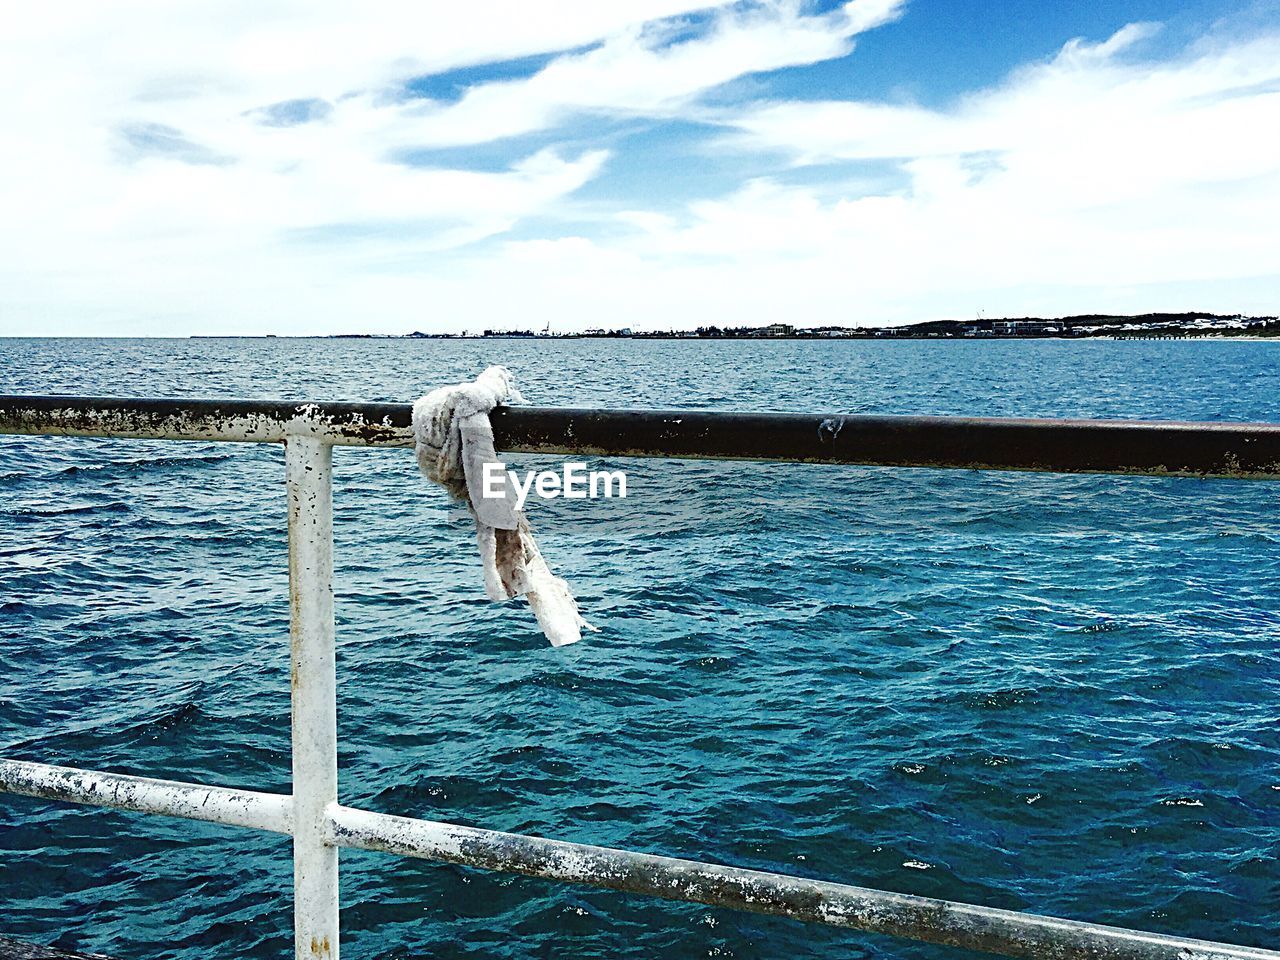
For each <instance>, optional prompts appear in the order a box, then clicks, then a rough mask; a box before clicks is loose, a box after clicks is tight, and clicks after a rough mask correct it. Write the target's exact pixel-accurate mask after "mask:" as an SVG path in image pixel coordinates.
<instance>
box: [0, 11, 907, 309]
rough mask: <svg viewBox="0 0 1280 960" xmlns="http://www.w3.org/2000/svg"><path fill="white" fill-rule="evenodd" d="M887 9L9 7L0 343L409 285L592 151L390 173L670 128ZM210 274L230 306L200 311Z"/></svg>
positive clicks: (514, 219)
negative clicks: (217, 277)
mask: <svg viewBox="0 0 1280 960" xmlns="http://www.w3.org/2000/svg"><path fill="white" fill-rule="evenodd" d="M900 2H901V0H856V2H854V3H851V4H849V5H848V7H847V8H842V9H840V10H838V11H836V12H834V13H830V14H825V15H805V14H803V13H802V12H801V10H800V8H799V7H798V6H797V5H796V2H795V0H764V2H760V3H756V4H751V5H748V6H746V7H742V6H741V5H739V4H735V3H730V2H729V0H629V2H626V3H599V2H596V0H555V2H543V3H532V2H528V0H489V2H480V3H469V4H445V3H441V2H428V3H420V2H419V3H411V2H404V0H399V2H384V3H377V4H372V5H368V4H366V5H360V6H359V7H356V6H353V5H351V4H346V3H337V2H320V3H305V4H304V3H300V2H297V0H271V2H265V3H231V4H227V3H217V4H214V3H208V2H205V3H184V4H180V5H175V4H172V3H166V2H159V0H121V2H118V3H112V4H109V5H104V4H101V3H96V2H78V3H77V2H70V3H65V4H57V5H44V6H40V5H28V6H27V7H24V8H22V10H21V11H20V12H14V13H11V14H10V15H9V16H8V17H7V18H6V23H5V30H4V32H3V34H2V35H0V129H3V130H4V131H5V150H4V151H3V152H0V210H3V215H4V220H5V223H6V224H7V229H6V230H5V231H4V232H3V234H0V330H2V331H4V332H10V333H19V332H23V331H24V330H30V329H32V326H31V324H32V319H31V318H32V315H33V311H35V312H37V313H39V314H41V315H43V316H58V317H69V316H70V315H71V314H73V313H74V312H75V311H78V310H81V309H84V308H85V305H86V304H94V305H95V306H94V314H95V315H97V316H107V317H110V318H113V322H114V321H115V320H119V319H121V318H126V317H133V316H139V315H143V314H148V315H153V314H154V313H155V312H156V307H155V305H156V304H165V305H166V306H164V307H161V308H160V309H172V310H173V311H174V312H175V313H176V314H179V315H182V314H187V315H194V314H198V313H199V312H200V311H201V310H208V311H212V310H214V309H216V308H217V306H218V304H219V302H221V303H223V304H225V306H224V307H223V308H224V309H225V310H227V311H228V312H232V313H234V314H235V315H236V316H238V317H244V318H248V319H249V321H250V322H260V321H261V320H263V319H265V318H266V317H268V316H270V317H274V318H279V317H280V313H279V311H278V310H274V309H273V310H272V311H271V312H269V313H267V312H264V311H262V310H256V309H253V308H252V306H246V304H245V302H244V300H246V299H249V298H251V297H253V296H255V295H256V296H259V297H265V296H269V291H267V290H264V289H262V287H263V286H264V285H265V286H270V285H271V284H272V283H273V282H279V283H281V284H284V283H288V282H297V283H306V282H307V278H308V277H311V278H313V279H314V282H316V283H317V284H318V285H320V286H323V287H326V288H330V289H331V288H332V287H333V286H334V285H335V284H338V283H340V282H341V278H343V277H346V278H347V279H349V280H350V282H351V286H352V288H353V289H354V288H355V287H359V286H361V285H362V281H360V282H358V281H357V279H356V278H355V277H354V274H355V273H357V272H359V271H361V270H370V269H377V270H383V269H388V265H389V264H395V265H398V266H399V269H401V270H408V271H416V272H419V273H421V272H422V271H429V270H430V269H431V268H432V266H431V261H430V260H429V259H428V255H429V254H432V253H438V252H440V251H443V250H448V249H450V248H453V247H457V246H460V245H465V244H469V243H474V242H475V241H477V240H480V239H483V238H486V237H490V236H493V235H495V234H500V233H503V232H505V231H508V230H510V229H512V228H513V227H514V226H515V225H516V224H518V223H519V222H521V221H522V220H524V219H527V218H529V217H533V216H538V215H555V213H556V211H557V210H558V209H560V207H561V205H562V203H563V202H564V200H565V198H566V197H568V196H569V195H570V194H572V193H573V192H574V191H575V190H577V189H578V188H580V187H581V186H582V185H583V184H584V183H586V182H588V181H589V180H590V179H592V178H594V177H596V176H597V175H598V174H599V173H600V171H601V170H602V169H603V168H604V165H605V162H606V160H607V158H608V152H607V151H606V150H604V149H591V148H584V147H575V148H573V149H572V150H566V149H554V148H548V149H543V150H539V151H537V152H533V153H531V154H530V155H527V156H526V157H524V159H522V160H517V161H516V162H514V163H513V164H512V165H511V166H510V167H509V168H507V169H505V170H497V171H493V170H489V171H484V172H480V171H476V170H471V169H467V168H466V166H465V164H463V165H461V167H460V168H458V169H444V168H438V167H436V168H429V167H422V166H418V165H410V164H407V163H405V162H403V159H402V155H403V151H404V150H405V149H407V148H412V147H417V146H423V145H436V146H439V145H457V144H466V143H477V142H480V141H483V140H488V139H492V138H497V137H505V136H508V135H510V134H513V133H524V132H530V131H533V130H538V129H543V128H546V127H548V126H552V125H554V124H556V123H558V122H559V121H560V120H561V119H562V118H564V117H565V116H568V115H572V114H574V113H576V112H582V111H586V112H589V113H592V114H610V115H617V114H626V115H631V114H635V113H638V112H639V113H666V112H669V111H671V110H673V109H675V108H678V107H679V106H681V105H684V104H688V103H691V102H692V101H693V100H695V99H696V98H697V97H698V96H699V95H700V94H701V93H703V92H705V91H707V90H708V89H711V88H713V87H715V86H718V85H720V84H723V83H725V82H726V81H729V80H732V79H734V78H736V77H739V76H742V75H744V74H747V73H751V72H754V71H760V70H772V69H775V68H777V67H780V66H785V65H788V64H792V63H809V62H813V61H814V60H817V59H822V58H825V57H831V56H838V55H839V54H841V53H843V52H845V51H846V50H847V49H848V45H849V37H850V36H852V34H853V33H856V32H857V31H859V30H861V29H865V28H867V27H868V26H870V25H872V24H874V23H875V22H879V21H882V20H884V19H887V18H889V17H891V16H893V15H894V11H895V10H896V8H897V6H898V4H899V3H900ZM726 6H727V7H729V8H730V9H728V10H721V9H719V8H721V7H726ZM689 17H692V18H693V19H688V18H689ZM675 32H678V33H679V34H680V37H679V38H675V37H673V36H672V34H673V33H675ZM686 34H687V37H686ZM584 48H586V52H582V51H583V49H584ZM530 55H549V56H551V59H550V61H549V62H548V63H547V64H546V65H545V66H544V67H543V68H542V69H540V70H537V71H535V72H534V73H533V75H532V76H530V77H527V78H524V79H521V80H513V81H506V82H501V83H488V84H481V85H478V86H474V87H473V88H472V90H471V92H470V93H469V94H467V95H466V96H464V97H463V98H462V100H461V101H460V102H458V103H457V104H454V105H442V104H439V103H435V102H429V101H422V100H412V99H409V100H407V99H406V98H405V97H404V96H402V95H400V92H399V91H400V88H401V85H402V84H403V83H404V82H405V81H406V80H408V79H410V78H413V77H417V76H422V75H430V74H439V73H442V72H447V71H449V70H452V69H456V68H460V67H467V66H474V65H478V64H479V65H482V64H486V63H491V62H496V61H502V60H508V59H511V58H517V57H522V56H530ZM339 235H342V236H343V237H344V240H343V242H342V243H341V244H339V243H338V242H337V240H336V239H334V241H333V242H330V243H325V242H323V241H324V240H325V239H326V238H336V237H338V236H339ZM214 265H216V269H217V270H218V271H221V275H222V276H223V278H224V279H223V281H222V285H223V286H224V287H230V286H233V285H234V286H236V287H239V288H241V289H242V291H243V292H242V294H241V295H240V296H239V297H234V296H228V295H221V294H220V295H219V296H215V297H210V293H209V287H210V285H211V284H212V283H213V281H212V280H211V279H210V276H209V272H210V270H212V269H214ZM317 271H323V276H317V275H316V273H317ZM277 278H278V281H277ZM340 300H341V298H338V297H333V298H330V299H329V300H328V301H326V302H331V303H337V302H340ZM410 308H411V307H410V305H409V304H403V305H402V311H408V310H409V309H410ZM309 321H311V322H314V321H315V315H314V314H308V313H305V312H303V311H302V310H301V309H300V310H299V311H297V317H296V319H295V321H294V322H296V323H306V322H309ZM277 322H279V321H277ZM284 322H288V321H287V320H285V321H284ZM324 322H325V323H328V322H329V321H324ZM333 322H335V323H336V322H337V321H336V320H334V321H333ZM68 328H70V329H74V328H75V323H74V321H69V322H68Z"/></svg>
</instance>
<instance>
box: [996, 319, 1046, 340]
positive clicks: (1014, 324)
mask: <svg viewBox="0 0 1280 960" xmlns="http://www.w3.org/2000/svg"><path fill="white" fill-rule="evenodd" d="M1059 329H1060V328H1059V326H1058V324H1056V323H1051V322H1050V321H1048V320H995V321H993V322H992V324H991V332H992V333H994V334H995V335H996V336H997V337H1033V336H1038V335H1043V334H1047V333H1058V332H1059Z"/></svg>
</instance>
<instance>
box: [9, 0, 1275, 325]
mask: <svg viewBox="0 0 1280 960" xmlns="http://www.w3.org/2000/svg"><path fill="white" fill-rule="evenodd" d="M4 19H5V22H4V27H3V29H0V130H2V131H3V139H2V140H0V335H6V336H29V335H42V336H43V335H75V336H187V335H191V334H229V335H245V334H277V335H305V334H334V333H389V334H399V333H407V332H410V331H424V332H437V333H444V332H453V333H457V332H461V331H464V330H465V331H470V332H477V331H479V330H482V329H485V328H495V329H535V330H539V331H541V330H545V329H549V330H550V331H551V332H572V331H579V330H583V329H588V328H596V327H604V328H617V327H632V328H634V329H643V330H652V329H672V328H676V329H691V328H694V327H697V326H703V325H708V324H715V325H719V326H750V325H759V324H765V323H772V322H784V323H793V324H796V325H799V326H825V325H844V326H863V325H891V324H901V323H910V322H916V321H923V320H937V319H969V318H972V317H975V316H986V317H998V316H1050V317H1051V316H1062V315H1068V314H1078V313H1143V312H1150V311H1183V310H1203V311H1212V312H1218V313H1229V314H1234V313H1245V314H1275V313H1278V312H1280V132H1278V131H1280V0H1263V2H1257V0H1248V2H1246V0H1188V2H1183V3H1178V2H1168V0H1166V2H1155V0H1110V2H1092V0H1074V2H1072V0H1004V2H1001V3H990V2H978V0H852V2H848V3H840V2H830V0H822V2H818V0H814V2H800V0H781V2H774V0H768V2H755V0H742V2H733V3H715V2H708V0H611V2H600V0H554V2H543V0H469V2H467V3H448V4H446V3H440V2H436V0H428V2H398V0H374V2H370V3H365V4H351V3H337V2H329V0H308V2H305V3H303V2H299V0H254V2H245V0H219V2H217V3H213V2H202V0H186V2H183V3H181V4H175V3H172V2H170V0H113V2H112V3H110V4H104V3H101V2H100V0H83V2H78V0H67V2H60V3H57V4H24V5H14V6H11V7H9V9H8V10H7V12H6V14H5V18H4Z"/></svg>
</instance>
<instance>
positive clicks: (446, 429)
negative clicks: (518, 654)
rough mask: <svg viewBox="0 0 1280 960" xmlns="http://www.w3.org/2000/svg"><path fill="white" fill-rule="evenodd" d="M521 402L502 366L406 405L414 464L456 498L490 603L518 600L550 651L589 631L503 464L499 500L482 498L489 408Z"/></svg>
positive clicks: (493, 454)
mask: <svg viewBox="0 0 1280 960" xmlns="http://www.w3.org/2000/svg"><path fill="white" fill-rule="evenodd" d="M523 399H524V398H523V397H521V396H520V392H519V391H518V390H516V388H515V384H514V382H513V378H512V376H511V372H510V371H509V370H508V369H507V368H506V367H498V366H494V367H489V368H488V369H487V370H485V371H484V373H482V374H480V376H478V377H476V378H475V380H473V381H472V382H471V383H458V384H454V385H453V386H448V387H439V388H438V389H435V390H432V391H431V392H430V393H428V394H427V395H426V396H425V397H422V398H420V399H419V400H418V401H417V402H416V403H414V405H413V439H414V446H415V449H416V452H417V455H418V466H419V467H420V468H421V470H422V472H423V473H425V474H426V475H427V476H428V477H429V478H430V479H432V480H434V481H435V482H436V483H438V484H440V485H441V486H443V487H444V488H445V489H446V490H448V491H449V494H450V495H451V496H452V497H454V498H455V499H457V500H460V501H462V502H463V503H465V504H466V505H467V507H468V509H469V510H470V511H471V515H472V516H473V517H474V518H475V521H476V540H477V541H478V542H479V544H480V560H481V562H482V563H483V565H484V589H485V593H487V594H488V595H489V599H490V600H494V601H498V600H510V599H511V598H512V597H518V596H521V595H523V596H524V598H525V599H526V600H528V601H529V606H530V607H531V608H533V612H534V615H535V616H536V617H537V618H538V625H539V626H540V627H542V632H543V633H544V634H546V637H547V639H548V640H550V641H551V644H552V646H556V647H561V646H564V645H565V644H569V643H574V642H576V641H578V640H580V639H582V628H583V627H586V628H587V629H589V630H594V629H595V627H592V626H591V625H590V624H589V623H587V622H586V621H585V620H583V619H582V616H581V615H580V614H579V613H578V604H577V601H575V600H574V599H573V594H572V593H570V592H569V585H568V584H567V583H565V582H564V581H563V580H561V579H560V578H559V577H557V576H555V575H554V574H553V573H552V572H551V570H550V569H549V568H548V567H547V563H546V561H545V560H543V559H542V553H541V551H539V550H538V543H537V541H536V540H534V538H533V531H532V530H530V529H529V521H528V519H527V518H526V517H525V515H524V511H523V510H517V509H516V506H515V504H516V496H515V491H514V490H513V489H512V488H511V483H510V480H509V478H508V476H507V473H506V469H505V467H504V468H503V470H502V474H501V476H502V484H501V489H502V491H503V495H502V496H501V497H486V496H484V465H485V464H486V463H500V462H501V461H499V460H498V454H497V451H496V450H495V449H494V446H493V426H492V425H491V424H490V423H489V411H491V410H492V409H493V408H494V407H496V406H498V405H499V404H503V403H507V402H508V401H516V402H520V401H522V400H523Z"/></svg>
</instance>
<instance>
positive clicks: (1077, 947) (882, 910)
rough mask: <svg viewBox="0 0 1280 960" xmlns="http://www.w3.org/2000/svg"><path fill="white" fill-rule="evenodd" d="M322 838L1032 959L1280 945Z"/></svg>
mask: <svg viewBox="0 0 1280 960" xmlns="http://www.w3.org/2000/svg"><path fill="white" fill-rule="evenodd" d="M330 812H331V816H332V836H331V837H330V842H331V843H333V844H336V845H338V846H344V847H358V848H360V849H363V850H382V851H385V852H387V853H398V854H401V855H404V856H409V857H422V858H424V859H428V860H438V861H444V862H448V863H457V864H463V865H466V866H471V867H482V868H484V869H487V870H498V871H503V872H507V873H521V874H525V875H526V876H531V877H544V878H546V879H550V880H562V881H569V882H572V883H583V884H589V885H591V886H595V887H604V888H607V889H610V890H620V891H624V892H627V893H639V894H645V895H647V896H654V897H662V898H664V899H667V900H684V901H689V902H692V903H702V904H706V905H707V906H712V907H729V908H732V909H737V910H748V911H751V912H753V913H764V914H772V915H775V916H782V917H790V918H792V919H795V920H804V921H808V922H811V923H824V924H828V925H830V926H835V927H846V928H850V929H855V930H866V931H870V932H873V933H884V934H892V935H895V936H899V937H908V938H910V939H913V940H923V941H926V942H929V943H940V944H947V945H950V946H955V947H966V948H968V949H970V950H981V951H985V952H987V953H996V954H1002V955H1004V956H1009V957H1036V958H1040V960H1280V953H1278V952H1274V951H1271V950H1263V949H1259V948H1256V947H1240V946H1233V945H1230V944H1222V943H1212V942H1209V941H1205V940H1188V939H1184V938H1182V937H1170V936H1164V935H1163V934H1157V933H1144V932H1142V931H1138V930H1125V929H1123V928H1120V927H1107V926H1101V925H1099V924H1093V923H1082V922H1080V921H1077V920H1059V919H1056V918H1053V917H1042V916H1037V915H1035V914H1028V913H1017V912H1015V911H1011V910H996V909H993V908H990V907H980V906H974V905H972V904H965V903H954V902H951V901H948V900H936V899H933V898H930V897H916V896H910V895H907V894H900V893H889V892H886V891H883V890H873V889H869V888H865V887H853V886H846V885H844V884H838V883H827V882H825V881H821V880H805V879H802V878H799V877H789V876H784V875H781V874H776V873H765V872H762V871H758V870H742V869H738V868H736V867H725V866H719V865H716V864H710V863H699V862H697V861H694V860H677V859H673V858H671V857H656V856H652V855H649V854H643V853H631V852H629V851H626V850H614V849H610V848H608V847H593V846H587V845H585V844H579V843H565V842H563V841H559V840H544V839H542V838H539V837H526V836H521V835H519V834H511V833H498V832H496V831H493V830H480V829H476V828H474V827H464V826H457V825H454V824H448V823H435V822H432V821H427V820H411V819H407V818H405V817H395V816H390V815H387V814H381V813H370V812H368V811H364V810H355V809H352V808H350V807H342V806H336V805H335V806H333V807H331V808H330Z"/></svg>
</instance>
